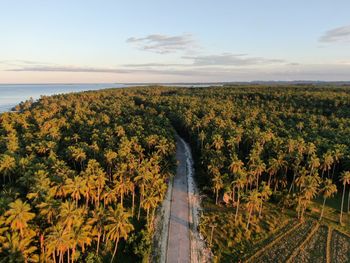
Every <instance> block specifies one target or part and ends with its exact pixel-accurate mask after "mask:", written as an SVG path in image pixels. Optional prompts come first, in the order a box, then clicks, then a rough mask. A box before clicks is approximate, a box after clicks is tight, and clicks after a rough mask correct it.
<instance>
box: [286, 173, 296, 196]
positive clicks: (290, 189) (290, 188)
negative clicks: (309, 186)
mask: <svg viewBox="0 0 350 263" xmlns="http://www.w3.org/2000/svg"><path fill="white" fill-rule="evenodd" d="M294 181H295V173H294V174H293V180H292V184H291V185H290V187H289V191H288V194H290V192H291V191H292V187H293V185H294Z"/></svg>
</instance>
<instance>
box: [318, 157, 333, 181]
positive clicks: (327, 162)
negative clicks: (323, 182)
mask: <svg viewBox="0 0 350 263" xmlns="http://www.w3.org/2000/svg"><path fill="white" fill-rule="evenodd" d="M333 163H334V159H333V155H332V153H331V152H330V151H327V152H326V153H325V154H323V163H322V167H321V168H322V175H321V177H322V178H323V174H324V172H325V171H328V177H329V171H330V170H331V168H332V165H333Z"/></svg>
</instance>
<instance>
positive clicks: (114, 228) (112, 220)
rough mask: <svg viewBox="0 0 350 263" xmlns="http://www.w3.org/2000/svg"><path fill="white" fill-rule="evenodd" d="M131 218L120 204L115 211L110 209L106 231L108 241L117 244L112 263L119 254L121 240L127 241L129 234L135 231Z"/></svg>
mask: <svg viewBox="0 0 350 263" xmlns="http://www.w3.org/2000/svg"><path fill="white" fill-rule="evenodd" d="M130 216H131V215H130V214H129V213H128V212H126V211H125V210H124V209H123V207H122V206H121V205H120V204H118V205H117V207H116V208H115V209H113V208H112V207H109V210H108V216H107V224H106V225H105V229H106V231H107V235H106V237H107V239H108V240H111V241H113V242H115V247H114V251H113V255H112V258H111V263H112V262H113V259H114V257H115V254H116V253H117V248H118V242H119V240H120V238H123V239H125V240H126V239H127V238H128V234H129V233H130V232H131V231H132V230H134V226H133V225H132V224H131V223H130V221H129V217H130Z"/></svg>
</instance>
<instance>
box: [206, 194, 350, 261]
mask: <svg viewBox="0 0 350 263" xmlns="http://www.w3.org/2000/svg"><path fill="white" fill-rule="evenodd" d="M346 194H347V193H346ZM346 197H347V195H346ZM346 199H347V198H346ZM346 201H347V200H346ZM340 202H341V193H338V194H337V195H336V196H335V197H334V198H330V199H329V200H327V202H326V206H325V210H324V217H323V219H322V220H321V221H320V224H321V225H322V227H321V229H324V228H328V227H329V228H332V229H334V230H335V231H339V232H340V233H344V235H347V236H349V242H350V213H348V212H345V213H344V214H343V221H344V223H345V224H344V225H340V224H339V211H340ZM322 203H323V200H322V198H316V199H315V200H314V201H313V202H312V203H311V205H310V206H309V208H308V209H307V211H306V215H305V216H306V219H307V220H312V221H313V222H315V223H316V222H318V220H319V216H320V212H321V208H322ZM202 206H203V218H206V220H207V221H206V222H204V221H202V222H203V223H202V224H201V226H200V231H201V233H202V235H203V236H204V238H205V239H206V241H207V243H208V244H209V245H210V246H211V249H212V251H213V253H214V256H215V257H214V261H215V262H239V261H240V260H246V259H248V258H249V257H250V256H252V255H254V254H255V253H257V251H259V250H261V251H263V250H264V249H265V246H268V245H269V244H270V243H272V242H273V241H274V240H275V239H277V238H279V237H280V236H283V232H286V231H288V229H290V228H292V227H293V226H294V225H295V224H297V223H298V222H299V220H298V219H297V218H296V212H295V210H293V209H284V210H281V209H280V208H279V207H278V206H277V205H275V204H272V203H266V204H264V209H263V213H262V218H261V219H260V220H258V218H257V215H255V216H253V217H252V223H251V226H250V227H249V230H248V231H247V230H246V221H247V213H246V211H245V210H244V208H243V206H242V210H240V213H239V214H240V216H239V219H238V220H237V222H235V211H236V210H235V208H233V207H226V206H224V205H222V206H217V205H215V204H214V203H213V202H212V201H211V199H209V198H207V199H205V200H203V202H202ZM346 206H347V202H345V205H344V207H346ZM213 226H214V227H213ZM213 228H214V229H213ZM298 228H299V227H297V230H298ZM212 229H213V239H212V242H211V244H210V238H211V232H212V231H211V230H212ZM306 229H308V231H309V230H310V229H309V228H306ZM297 230H295V232H298V233H295V235H293V234H290V236H295V238H296V239H298V240H299V241H298V244H301V243H303V241H305V237H306V236H307V234H305V235H304V234H303V233H301V232H300V231H297ZM318 231H320V230H317V232H316V233H317V235H324V234H325V235H327V231H323V232H325V233H323V232H322V233H318ZM293 232H294V230H293ZM299 232H300V233H299ZM298 235H301V236H300V237H298ZM317 235H316V236H315V238H316V237H317V238H320V237H318V236H317ZM287 236H288V235H287ZM287 236H286V237H282V238H281V240H278V241H277V240H276V241H277V243H276V244H274V245H273V246H275V245H277V246H278V244H283V246H282V245H281V246H282V247H286V248H287V247H291V246H293V247H295V245H294V244H290V245H288V243H290V242H294V241H291V240H290V237H289V236H288V237H287ZM321 240H327V237H325V238H324V237H323V236H322V238H321ZM312 241H313V238H310V240H307V242H304V243H305V244H304V245H305V247H307V248H309V246H312V244H310V242H312ZM286 243H287V244H286ZM324 246H326V244H324ZM324 246H323V245H322V246H320V247H324ZM295 248H296V249H297V247H295ZM266 249H268V250H270V249H271V248H270V247H269V248H267V247H266ZM297 252H298V251H297ZM298 253H299V252H298ZM310 253H316V254H310ZM321 253H325V251H313V250H310V252H307V253H306V254H304V255H303V257H311V258H314V257H318V256H320V254H321ZM261 255H262V254H261ZM261 255H260V256H258V257H257V259H259V260H260V259H261V261H259V262H266V261H264V260H263V259H262V258H261ZM299 259H300V258H299ZM265 260H266V259H265ZM268 261H269V260H268ZM255 262H256V261H255Z"/></svg>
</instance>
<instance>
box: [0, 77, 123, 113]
mask: <svg viewBox="0 0 350 263" xmlns="http://www.w3.org/2000/svg"><path fill="white" fill-rule="evenodd" d="M122 87H127V85H125V84H111V83H109V84H107V83H106V84H0V112H4V111H8V110H10V109H11V108H12V107H14V106H16V105H17V104H19V103H20V102H22V101H26V100H28V99H30V98H33V99H34V100H37V99H39V98H40V96H41V95H54V94H61V93H70V92H78V91H85V90H99V89H105V88H122Z"/></svg>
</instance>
